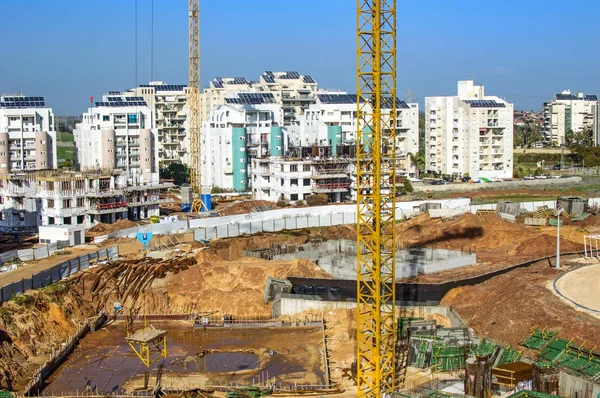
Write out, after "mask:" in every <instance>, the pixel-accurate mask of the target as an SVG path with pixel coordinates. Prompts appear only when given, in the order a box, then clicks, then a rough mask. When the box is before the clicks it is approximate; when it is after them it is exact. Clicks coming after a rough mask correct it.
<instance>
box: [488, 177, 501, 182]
mask: <svg viewBox="0 0 600 398" xmlns="http://www.w3.org/2000/svg"><path fill="white" fill-rule="evenodd" d="M502 181H503V180H502V178H496V177H492V178H490V182H502Z"/></svg>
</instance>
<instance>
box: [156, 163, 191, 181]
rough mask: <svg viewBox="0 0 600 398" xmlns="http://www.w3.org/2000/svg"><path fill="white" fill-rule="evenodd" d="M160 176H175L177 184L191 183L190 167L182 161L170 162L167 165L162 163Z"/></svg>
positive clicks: (165, 177)
mask: <svg viewBox="0 0 600 398" xmlns="http://www.w3.org/2000/svg"><path fill="white" fill-rule="evenodd" d="M158 174H159V177H160V178H163V179H168V178H173V180H174V181H173V183H174V184H175V185H182V184H189V182H190V169H189V167H187V166H186V165H185V164H182V163H170V164H169V165H167V166H164V165H161V167H160V169H159V173H158Z"/></svg>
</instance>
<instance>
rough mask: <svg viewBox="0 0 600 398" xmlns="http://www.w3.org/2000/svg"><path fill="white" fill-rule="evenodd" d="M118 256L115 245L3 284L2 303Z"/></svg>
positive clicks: (0, 294) (0, 296) (0, 299)
mask: <svg viewBox="0 0 600 398" xmlns="http://www.w3.org/2000/svg"><path fill="white" fill-rule="evenodd" d="M118 257H119V248H118V247H117V246H113V247H109V248H106V249H100V250H98V251H96V252H92V253H87V254H82V255H81V256H79V257H75V258H71V259H69V260H66V261H63V262H62V263H60V264H56V265H55V266H54V267H52V268H48V269H45V270H42V271H41V272H38V273H37V274H33V275H32V276H31V278H25V279H21V280H20V281H16V282H13V283H9V284H8V285H5V286H3V287H2V288H1V289H0V303H3V302H6V301H8V300H10V299H11V298H13V297H14V296H16V295H18V294H22V293H25V292H26V291H27V290H29V289H39V288H42V287H46V286H49V285H51V284H53V283H54V282H58V281H60V280H61V279H65V278H68V277H69V276H70V275H73V274H74V273H76V272H79V271H81V270H85V269H88V268H89V267H90V266H91V265H94V264H96V263H97V262H99V261H110V260H116V259H117V258H118Z"/></svg>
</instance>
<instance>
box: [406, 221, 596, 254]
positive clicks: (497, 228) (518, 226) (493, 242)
mask: <svg viewBox="0 0 600 398" xmlns="http://www.w3.org/2000/svg"><path fill="white" fill-rule="evenodd" d="M396 231H397V240H398V243H399V244H400V245H401V246H403V247H419V246H433V247H438V248H443V249H453V250H462V251H472V252H476V253H477V258H478V260H481V261H490V262H508V263H516V262H519V261H523V260H527V259H533V258H538V257H543V256H548V255H551V254H552V250H551V249H552V248H554V250H556V243H555V242H556V228H554V227H544V228H540V229H535V228H532V227H527V226H525V225H524V224H523V223H520V222H515V223H511V222H509V221H506V220H504V219H502V218H501V217H498V216H497V215H495V214H490V215H483V216H477V215H474V214H472V213H466V214H464V215H462V216H460V217H458V218H456V219H455V220H451V221H446V222H444V221H442V220H441V219H430V218H429V216H428V215H427V214H423V215H420V216H417V217H415V218H413V219H411V220H408V221H406V222H404V223H401V224H399V225H398V226H397V229H396ZM583 234H584V231H583V230H582V229H581V228H578V227H577V226H565V227H564V228H562V229H561V245H562V250H563V251H575V250H582V249H581V246H582V245H583Z"/></svg>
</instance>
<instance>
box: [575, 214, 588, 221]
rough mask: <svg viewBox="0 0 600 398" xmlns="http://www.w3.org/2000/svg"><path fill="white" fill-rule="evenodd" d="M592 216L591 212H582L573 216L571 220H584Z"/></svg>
mask: <svg viewBox="0 0 600 398" xmlns="http://www.w3.org/2000/svg"><path fill="white" fill-rule="evenodd" d="M589 216H590V213H581V214H577V215H576V216H574V217H571V221H582V220H585V219H586V218H588V217H589Z"/></svg>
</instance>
